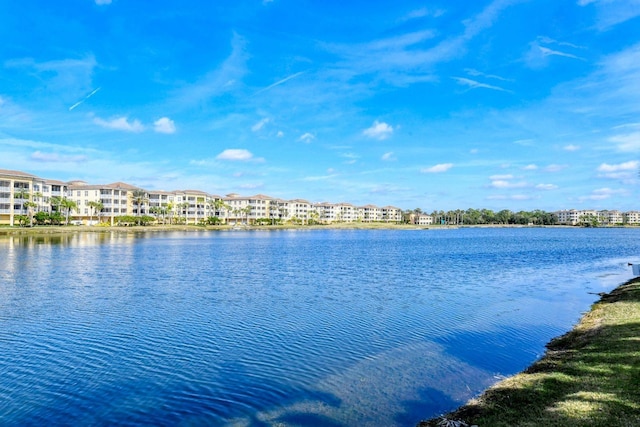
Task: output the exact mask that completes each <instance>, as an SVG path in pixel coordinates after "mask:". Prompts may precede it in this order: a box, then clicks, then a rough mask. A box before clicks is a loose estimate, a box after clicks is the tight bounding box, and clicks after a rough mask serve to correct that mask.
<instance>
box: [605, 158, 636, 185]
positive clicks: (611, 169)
mask: <svg viewBox="0 0 640 427" xmlns="http://www.w3.org/2000/svg"><path fill="white" fill-rule="evenodd" d="M639 169H640V161H637V160H632V161H628V162H624V163H619V164H617V165H610V164H608V163H603V164H601V165H600V166H598V172H600V174H598V176H599V177H600V178H610V179H622V180H631V179H632V178H633V177H634V175H635V174H637V173H638V170H639Z"/></svg>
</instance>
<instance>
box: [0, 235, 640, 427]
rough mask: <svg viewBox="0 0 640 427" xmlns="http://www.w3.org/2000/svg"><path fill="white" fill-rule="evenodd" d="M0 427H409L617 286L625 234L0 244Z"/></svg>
mask: <svg viewBox="0 0 640 427" xmlns="http://www.w3.org/2000/svg"><path fill="white" fill-rule="evenodd" d="M0 253H1V254H2V256H1V257H0V424H1V425H21V426H28V425H34V426H35V425H43V424H46V425H97V426H100V425H132V426H133V425H187V426H200V425H225V426H271V425H281V426H353V425H358V426H382V425H384V426H395V425H397V426H414V425H415V424H416V423H417V422H418V421H419V420H420V419H423V418H428V417H431V416H435V415H437V414H440V413H442V412H444V411H447V410H450V409H453V408H455V407H456V406H458V405H460V404H462V403H464V402H465V401H466V400H467V399H469V398H471V397H473V396H475V395H477V394H478V393H480V392H481V391H482V390H483V389H485V388H486V387H488V386H490V385H491V384H493V383H495V382H496V381H498V380H499V379H500V378H502V377H503V376H506V375H510V374H513V373H516V372H518V371H520V370H522V369H524V368H525V367H526V366H528V365H529V364H530V363H531V362H533V361H534V360H535V359H537V358H538V357H540V356H541V355H542V354H543V353H544V349H545V348H544V345H545V343H547V342H548V341H549V340H550V339H551V338H553V337H554V336H557V335H560V334H562V333H564V332H566V331H567V330H569V329H570V328H571V327H572V325H573V324H574V323H575V322H576V321H577V320H578V319H579V318H580V316H581V314H582V313H583V312H585V311H586V310H588V309H589V307H590V304H591V303H593V302H594V301H595V300H597V298H598V296H597V295H595V294H596V293H598V292H607V291H609V290H611V289H613V288H614V287H616V286H617V285H619V284H621V283H623V282H624V281H626V280H628V279H630V278H631V269H630V267H628V266H627V263H628V262H634V263H636V262H640V229H622V228H612V229H573V228H497V229H484V228H463V229H452V230H291V231H226V232H212V231H209V232H205V231H203V232H146V233H124V232H117V233H110V232H105V233H70V234H65V235H50V236H9V237H0Z"/></svg>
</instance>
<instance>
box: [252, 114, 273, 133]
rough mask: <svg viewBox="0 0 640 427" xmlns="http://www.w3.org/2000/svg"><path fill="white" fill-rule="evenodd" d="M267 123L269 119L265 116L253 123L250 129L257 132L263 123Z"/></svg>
mask: <svg viewBox="0 0 640 427" xmlns="http://www.w3.org/2000/svg"><path fill="white" fill-rule="evenodd" d="M267 123H269V119H268V118H267V117H265V118H264V119H262V120H260V121H259V122H258V123H256V124H255V125H253V126H251V130H252V131H253V132H258V131H259V130H260V129H262V128H263V127H264V125H266V124H267Z"/></svg>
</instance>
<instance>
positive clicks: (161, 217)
mask: <svg viewBox="0 0 640 427" xmlns="http://www.w3.org/2000/svg"><path fill="white" fill-rule="evenodd" d="M69 202H70V204H69ZM65 205H66V210H67V221H68V222H70V223H72V224H76V225H81V224H82V225H97V224H99V223H102V224H105V225H117V224H119V223H121V222H122V221H123V218H125V217H129V218H130V217H133V216H136V217H140V216H150V217H152V218H153V219H154V220H155V221H157V222H162V223H167V222H168V223H178V224H201V223H204V222H207V221H208V220H210V219H211V218H215V219H216V222H217V223H223V224H229V223H233V224H236V223H245V224H256V223H265V222H266V223H275V222H278V223H285V222H291V223H300V224H305V223H310V222H313V223H319V224H331V223H336V222H347V223H349V222H390V223H399V222H411V223H413V224H416V225H431V224H434V223H439V224H441V223H444V222H442V220H441V219H440V218H438V216H437V215H429V214H424V213H411V214H408V215H407V214H405V213H404V212H403V210H402V209H400V208H398V207H395V206H384V207H378V206H375V205H365V206H355V205H353V204H350V203H345V202H342V203H329V202H322V203H312V202H309V201H307V200H303V199H293V200H283V199H279V198H275V197H269V196H266V195H263V194H257V195H253V196H241V195H238V194H227V195H226V196H218V195H214V194H208V193H206V192H204V191H199V190H176V191H154V190H145V189H142V188H139V187H136V186H133V185H130V184H127V183H124V182H115V183H112V184H104V185H96V184H88V183H86V182H84V181H69V182H63V181H58V180H53V179H44V178H40V177H37V176H35V175H32V174H29V173H25V172H21V171H14V170H6V169H0V224H4V225H7V224H8V225H12V226H13V225H19V224H20V220H22V221H23V222H25V221H26V218H29V219H30V222H32V218H33V217H34V215H36V214H37V213H39V212H45V213H54V212H61V210H62V209H63V207H64V206H65ZM554 215H555V217H556V220H557V223H558V224H565V225H577V224H581V223H585V222H589V221H594V220H595V221H597V223H598V224H609V225H614V224H640V211H630V212H620V211H617V210H604V211H596V210H574V209H572V210H561V211H557V212H554ZM457 218H458V219H457V220H456V224H459V223H464V218H463V219H462V222H460V220H459V218H460V217H457ZM447 223H450V222H447Z"/></svg>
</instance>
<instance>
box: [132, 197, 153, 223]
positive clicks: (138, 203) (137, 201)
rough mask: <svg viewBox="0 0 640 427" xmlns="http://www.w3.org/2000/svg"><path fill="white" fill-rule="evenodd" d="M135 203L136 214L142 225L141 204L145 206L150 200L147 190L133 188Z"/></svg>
mask: <svg viewBox="0 0 640 427" xmlns="http://www.w3.org/2000/svg"><path fill="white" fill-rule="evenodd" d="M131 195H132V197H133V204H134V205H136V215H137V216H138V225H140V206H144V204H145V203H147V202H148V201H149V197H148V196H147V192H146V191H144V190H142V189H136V190H133V191H132V193H131Z"/></svg>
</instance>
